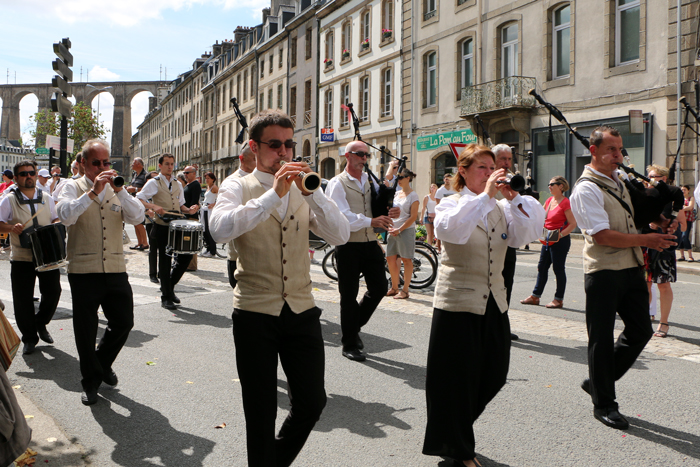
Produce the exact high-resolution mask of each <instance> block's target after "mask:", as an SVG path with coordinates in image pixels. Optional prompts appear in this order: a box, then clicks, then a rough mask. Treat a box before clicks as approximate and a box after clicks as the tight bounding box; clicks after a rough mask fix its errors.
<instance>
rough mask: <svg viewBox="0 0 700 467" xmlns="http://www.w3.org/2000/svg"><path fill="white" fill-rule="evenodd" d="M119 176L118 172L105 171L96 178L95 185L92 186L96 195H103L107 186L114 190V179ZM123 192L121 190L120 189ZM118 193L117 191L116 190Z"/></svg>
mask: <svg viewBox="0 0 700 467" xmlns="http://www.w3.org/2000/svg"><path fill="white" fill-rule="evenodd" d="M116 175H117V171H116V170H105V171H104V172H100V174H99V175H98V176H97V177H95V183H94V185H93V186H92V189H93V191H94V192H95V193H97V194H98V195H99V194H100V193H102V190H104V188H105V185H107V184H109V185H111V186H112V188H114V183H112V178H113V177H115V176H116ZM120 190H121V188H120ZM115 191H116V190H115Z"/></svg>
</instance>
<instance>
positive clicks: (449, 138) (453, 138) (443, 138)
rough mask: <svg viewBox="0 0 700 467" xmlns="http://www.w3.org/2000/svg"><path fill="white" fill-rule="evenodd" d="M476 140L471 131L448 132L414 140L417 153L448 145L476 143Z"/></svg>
mask: <svg viewBox="0 0 700 467" xmlns="http://www.w3.org/2000/svg"><path fill="white" fill-rule="evenodd" d="M476 142H477V138H476V135H475V134H474V133H472V130H467V129H465V130H457V131H448V132H447V133H439V134H436V135H428V136H419V137H418V138H416V150H417V151H432V150H434V149H439V148H441V147H443V146H447V145H448V144H450V143H464V144H469V143H476Z"/></svg>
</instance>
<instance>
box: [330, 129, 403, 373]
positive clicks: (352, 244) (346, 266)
mask: <svg viewBox="0 0 700 467" xmlns="http://www.w3.org/2000/svg"><path fill="white" fill-rule="evenodd" d="M369 156H370V153H369V147H368V146H367V145H366V144H365V143H364V142H362V141H352V142H350V143H348V145H347V146H346V147H345V158H346V159H347V165H346V166H345V170H344V171H343V172H342V173H341V174H340V175H337V176H335V177H333V178H332V179H331V181H330V182H328V187H327V188H326V193H328V196H329V197H330V198H331V199H332V200H333V201H335V204H337V205H338V209H340V212H342V213H343V215H344V216H345V217H346V218H347V219H348V222H349V223H350V232H351V233H350V240H349V241H348V243H346V244H345V245H338V246H337V247H336V248H335V259H336V264H337V269H338V291H339V292H340V328H341V331H342V333H343V336H342V343H343V356H344V357H345V358H347V359H350V360H353V361H356V362H363V361H365V359H366V357H365V355H364V354H363V353H362V349H364V343H363V342H362V339H360V329H361V328H362V326H364V325H365V324H367V323H368V322H369V319H370V318H371V317H372V313H374V310H376V309H377V306H378V305H379V302H381V301H382V298H384V295H386V292H387V289H388V287H389V285H388V283H387V278H386V273H385V272H384V250H382V247H381V246H379V242H378V241H377V235H376V234H375V233H374V230H373V228H374V227H378V228H382V229H384V230H387V229H389V228H390V227H392V226H393V223H392V220H391V218H390V217H389V216H377V217H374V216H373V215H372V195H371V186H370V183H374V182H373V181H372V180H371V179H369V175H368V174H367V173H365V172H364V170H363V169H364V165H365V162H366V161H367V158H368V157H369ZM375 185H376V184H375ZM378 188H379V187H377V186H375V189H378ZM361 274H363V275H364V276H365V284H366V285H367V292H365V295H364V296H363V297H362V300H360V302H359V303H358V302H357V293H358V291H359V288H360V275H361Z"/></svg>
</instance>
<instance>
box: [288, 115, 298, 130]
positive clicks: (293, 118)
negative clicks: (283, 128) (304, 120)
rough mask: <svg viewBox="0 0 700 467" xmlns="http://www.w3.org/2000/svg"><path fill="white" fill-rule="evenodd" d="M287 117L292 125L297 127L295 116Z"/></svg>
mask: <svg viewBox="0 0 700 467" xmlns="http://www.w3.org/2000/svg"><path fill="white" fill-rule="evenodd" d="M289 118H290V119H291V120H292V124H293V125H294V128H296V127H297V116H296V115H290V116H289Z"/></svg>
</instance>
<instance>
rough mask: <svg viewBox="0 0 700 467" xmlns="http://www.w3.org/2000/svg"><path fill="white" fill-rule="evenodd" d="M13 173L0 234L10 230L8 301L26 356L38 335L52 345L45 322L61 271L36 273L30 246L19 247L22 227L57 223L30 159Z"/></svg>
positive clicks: (0, 206)
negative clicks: (36, 301) (36, 287)
mask: <svg viewBox="0 0 700 467" xmlns="http://www.w3.org/2000/svg"><path fill="white" fill-rule="evenodd" d="M13 173H14V179H15V180H16V182H17V183H16V185H14V186H12V187H11V188H10V189H8V193H7V196H5V197H4V198H3V199H2V201H0V233H10V245H11V247H12V252H11V253H10V279H11V281H12V301H13V303H14V308H15V320H16V321H17V327H18V328H19V331H20V333H22V342H23V343H24V347H23V349H22V353H23V354H24V355H28V354H31V353H32V352H34V348H35V347H36V344H37V343H38V342H39V338H41V340H43V341H44V342H47V343H49V344H53V338H52V337H51V334H49V331H48V330H47V329H46V325H47V324H49V322H50V321H51V318H52V317H53V314H54V313H55V312H56V307H57V306H58V300H59V298H60V297H61V282H60V278H61V274H60V272H59V270H58V268H56V269H53V270H51V271H43V272H37V271H36V270H35V266H34V262H33V255H32V249H31V248H26V247H22V244H21V243H20V238H19V237H20V234H21V233H22V231H23V230H25V229H29V228H31V227H34V228H37V227H40V226H44V225H49V224H51V223H53V222H58V216H57V215H56V207H55V205H54V201H53V199H52V198H51V196H49V194H48V193H46V192H44V191H43V190H37V189H36V163H35V162H34V161H30V160H25V161H21V162H18V163H17V164H15V167H14V170H13ZM35 214H36V216H34V215H35ZM33 216H34V217H33ZM32 217H33V218H32ZM25 244H26V243H25ZM37 278H39V290H40V291H41V301H40V302H39V313H38V314H36V315H35V314H34V298H33V297H34V283H35V282H36V279H37ZM37 334H38V337H37Z"/></svg>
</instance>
